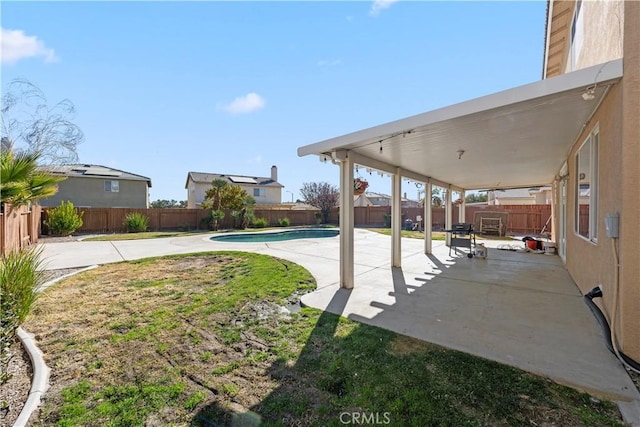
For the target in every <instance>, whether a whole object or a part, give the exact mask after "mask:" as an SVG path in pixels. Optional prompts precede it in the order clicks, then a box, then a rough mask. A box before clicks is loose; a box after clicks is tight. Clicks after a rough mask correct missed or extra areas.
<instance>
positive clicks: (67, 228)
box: [44, 200, 84, 236]
mask: <svg viewBox="0 0 640 427" xmlns="http://www.w3.org/2000/svg"><path fill="white" fill-rule="evenodd" d="M82 215H84V212H80V213H78V212H77V211H76V208H74V207H73V203H71V202H70V201H69V202H65V201H64V200H63V201H62V202H60V206H58V207H57V208H53V209H51V210H49V211H48V212H47V219H46V220H45V221H44V225H46V226H47V227H49V231H50V234H53V235H57V236H68V235H70V234H71V233H73V232H74V231H76V230H77V229H78V228H80V227H82Z"/></svg>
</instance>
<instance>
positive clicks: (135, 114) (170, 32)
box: [0, 1, 546, 201]
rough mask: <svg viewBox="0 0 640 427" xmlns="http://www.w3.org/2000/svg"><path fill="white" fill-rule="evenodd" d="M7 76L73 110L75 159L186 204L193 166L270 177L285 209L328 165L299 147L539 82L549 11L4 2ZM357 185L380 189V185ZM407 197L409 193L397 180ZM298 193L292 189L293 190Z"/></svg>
mask: <svg viewBox="0 0 640 427" xmlns="http://www.w3.org/2000/svg"><path fill="white" fill-rule="evenodd" d="M0 7H1V12H2V16H1V24H2V91H3V93H4V91H5V90H6V86H7V84H8V83H9V82H10V81H11V80H13V79H15V78H26V79H28V80H30V81H31V82H33V83H35V84H37V85H38V86H39V87H40V89H42V91H43V92H44V93H45V94H46V96H47V98H48V99H49V101H50V103H55V102H58V101H60V100H62V99H64V98H68V99H69V100H71V101H72V102H73V103H74V104H75V106H76V109H77V114H76V116H75V118H74V121H75V123H76V124H78V125H79V126H80V127H81V128H82V130H83V132H84V133H85V138H86V139H85V141H84V143H83V144H82V145H81V146H80V147H79V150H78V154H79V157H80V162H82V163H94V164H101V165H105V166H110V167H114V168H117V169H122V170H125V171H127V172H132V173H137V174H140V175H144V176H147V177H149V178H151V180H152V183H153V187H152V188H151V190H150V200H156V199H176V200H185V199H186V197H187V193H186V190H185V188H184V184H185V181H186V177H187V173H188V172H189V171H197V172H214V173H228V174H241V175H256V176H269V173H270V168H271V165H277V166H278V172H279V177H278V178H279V179H278V180H279V181H280V183H282V184H283V185H284V186H285V188H284V189H283V192H282V196H283V200H284V201H290V200H291V197H292V196H293V197H294V199H296V198H298V197H299V193H298V192H299V189H300V188H301V186H302V184H303V183H304V182H311V181H327V182H330V183H332V184H336V185H337V183H338V167H337V166H334V165H331V164H323V163H321V162H319V160H318V159H317V157H315V156H309V157H303V158H300V157H298V156H297V152H296V150H297V148H298V147H299V146H302V145H307V144H311V143H314V142H318V141H321V140H324V139H328V138H332V137H336V136H339V135H343V134H345V133H349V132H353V131H357V130H360V129H363V128H367V127H371V126H375V125H379V124H382V123H386V122H389V121H393V120H397V119H400V118H403V117H406V116H410V115H414V114H419V113H423V112H426V111H430V110H433V109H436V108H439V107H443V106H446V105H450V104H453V103H457V102H462V101H466V100H469V99H472V98H476V97H479V96H482V95H486V94H489V93H492V92H496V91H500V90H504V89H508V88H510V87H514V86H519V85H522V84H526V83H530V82H533V81H536V80H539V79H540V77H541V69H542V55H543V44H544V29H545V22H544V19H545V7H546V4H545V2H544V1H534V2H509V1H501V2H478V1H476V2H457V1H454V2H431V1H424V2H423V1H378V2H367V1H356V2H341V1H340V2H338V1H329V2H289V1H283V2H267V1H262V2H244V1H239V2H217V1H212V2H205V1H200V2H7V1H3V2H2V5H1V6H0ZM359 174H360V175H362V177H363V178H366V179H368V180H369V181H370V183H371V186H370V188H369V189H370V190H372V191H378V192H383V193H387V194H388V193H390V180H389V178H388V177H379V176H377V175H376V174H375V173H374V174H373V175H372V176H369V174H368V173H366V172H365V171H362V170H360V171H359ZM403 191H406V192H407V193H408V196H409V197H410V198H415V197H416V188H415V186H413V184H403ZM292 193H293V194H292Z"/></svg>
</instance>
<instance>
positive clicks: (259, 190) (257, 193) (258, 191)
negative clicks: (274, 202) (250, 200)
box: [253, 188, 266, 197]
mask: <svg viewBox="0 0 640 427" xmlns="http://www.w3.org/2000/svg"><path fill="white" fill-rule="evenodd" d="M265 194H266V193H265V190H264V188H254V189H253V197H264V196H265Z"/></svg>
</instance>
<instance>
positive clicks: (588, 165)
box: [575, 128, 599, 242]
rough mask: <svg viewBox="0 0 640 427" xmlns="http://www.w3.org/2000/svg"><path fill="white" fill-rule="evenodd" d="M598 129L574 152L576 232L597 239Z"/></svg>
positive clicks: (593, 239) (587, 237) (590, 238)
mask: <svg viewBox="0 0 640 427" xmlns="http://www.w3.org/2000/svg"><path fill="white" fill-rule="evenodd" d="M598 143H599V133H598V129H597V128H596V129H594V130H593V131H592V132H591V134H590V135H589V136H588V137H587V139H586V140H585V142H584V144H582V147H580V150H578V153H577V154H576V200H577V203H576V220H575V223H576V233H578V234H579V235H580V236H582V237H584V238H586V239H589V240H591V241H592V242H597V241H598Z"/></svg>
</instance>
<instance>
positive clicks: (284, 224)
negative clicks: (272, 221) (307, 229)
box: [278, 218, 291, 227]
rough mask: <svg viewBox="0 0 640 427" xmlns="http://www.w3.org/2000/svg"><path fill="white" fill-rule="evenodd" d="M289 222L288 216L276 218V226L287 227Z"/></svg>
mask: <svg viewBox="0 0 640 427" xmlns="http://www.w3.org/2000/svg"><path fill="white" fill-rule="evenodd" d="M289 224H291V221H289V218H278V227H288V226H289Z"/></svg>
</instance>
